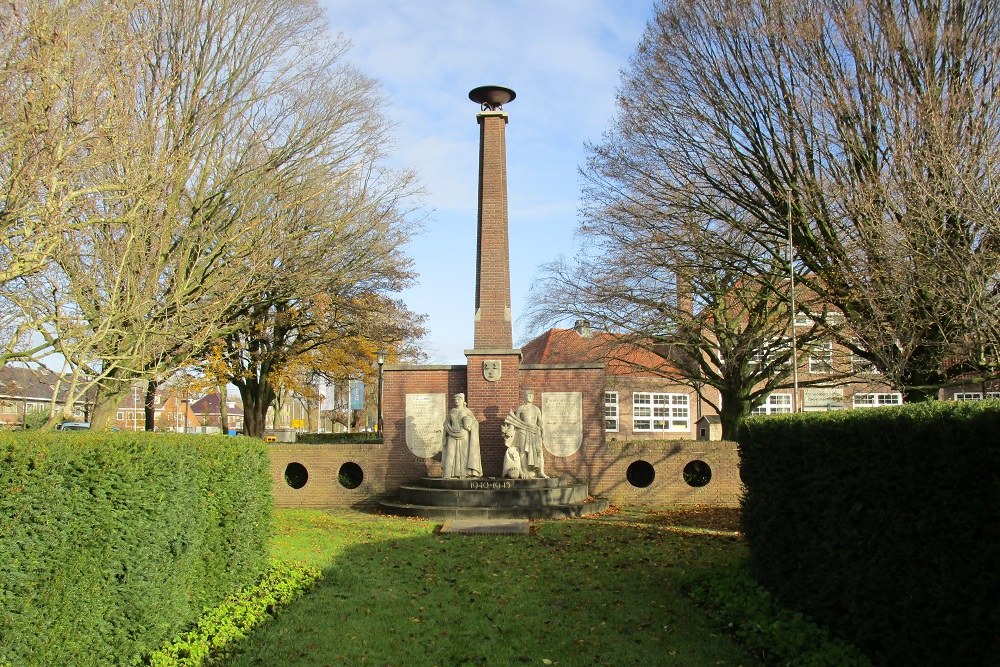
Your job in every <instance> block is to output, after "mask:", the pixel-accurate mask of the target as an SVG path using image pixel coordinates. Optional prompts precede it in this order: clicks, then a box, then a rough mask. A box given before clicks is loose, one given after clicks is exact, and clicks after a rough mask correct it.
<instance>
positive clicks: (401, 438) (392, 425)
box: [382, 365, 466, 491]
mask: <svg viewBox="0 0 1000 667" xmlns="http://www.w3.org/2000/svg"><path fill="white" fill-rule="evenodd" d="M460 392H461V393H466V386H465V366H404V365H399V366H393V365H388V366H386V367H385V371H384V375H383V382H382V422H383V431H382V441H383V446H384V447H385V448H386V454H385V455H386V458H387V470H386V475H387V477H386V482H385V486H386V488H387V489H389V490H391V491H395V489H397V488H399V486H401V485H402V484H405V483H408V482H413V481H416V480H418V479H420V478H421V477H427V476H430V477H439V476H440V475H441V457H440V455H438V456H437V457H435V458H431V459H423V458H418V457H417V456H415V455H414V454H413V452H411V451H410V449H409V448H408V447H407V446H406V395H407V394H444V395H445V409H446V410H448V409H451V406H452V396H454V395H455V394H457V393H460ZM441 423H442V426H443V424H444V419H443V418H442V422H441Z"/></svg>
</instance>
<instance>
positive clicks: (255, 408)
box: [236, 379, 274, 438]
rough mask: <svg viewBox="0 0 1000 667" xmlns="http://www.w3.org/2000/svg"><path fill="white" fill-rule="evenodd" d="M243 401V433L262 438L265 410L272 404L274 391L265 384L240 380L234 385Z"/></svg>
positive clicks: (264, 425)
mask: <svg viewBox="0 0 1000 667" xmlns="http://www.w3.org/2000/svg"><path fill="white" fill-rule="evenodd" d="M236 388H237V389H239V390H240V398H242V399H243V432H244V434H245V435H249V436H250V437H252V438H262V437H264V429H265V428H266V424H265V421H266V418H267V409H268V408H269V407H271V403H273V402H274V390H273V389H271V388H270V387H269V386H268V385H267V383H261V382H258V381H257V380H253V379H252V380H246V381H243V380H241V381H240V382H238V383H236Z"/></svg>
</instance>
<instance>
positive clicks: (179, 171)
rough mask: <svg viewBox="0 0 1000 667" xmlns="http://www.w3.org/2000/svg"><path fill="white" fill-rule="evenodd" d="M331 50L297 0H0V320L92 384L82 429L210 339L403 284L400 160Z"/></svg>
mask: <svg viewBox="0 0 1000 667" xmlns="http://www.w3.org/2000/svg"><path fill="white" fill-rule="evenodd" d="M8 19H10V20H8ZM15 19H16V20H15ZM346 49H347V43H346V40H345V39H344V38H342V37H339V36H335V35H332V34H331V33H330V32H329V27H328V25H327V21H326V18H325V16H324V15H323V12H322V9H321V8H320V7H319V6H318V5H317V4H316V3H315V2H312V1H311V0H245V1H243V2H238V3H204V2H188V1H187V0H163V1H162V2H154V3H149V2H145V1H144V0H121V1H120V2H110V1H109V0H93V2H84V3H69V4H63V5H60V4H59V3H56V4H52V3H32V2H25V3H21V2H15V3H9V4H8V3H4V4H2V5H0V59H2V62H3V64H4V65H5V66H4V67H3V68H0V103H2V102H4V101H7V100H10V101H13V102H16V104H14V105H13V106H12V107H11V108H9V109H8V108H7V107H6V106H4V105H3V104H0V107H3V108H2V109H0V114H3V115H0V187H2V188H3V189H2V191H0V192H2V195H3V200H2V201H0V303H4V304H6V303H11V304H13V305H14V306H16V307H17V308H19V309H20V311H19V313H18V315H17V317H18V319H17V320H15V321H13V322H11V323H10V324H7V323H6V322H0V326H3V330H5V331H7V330H9V331H10V336H11V337H12V338H16V339H18V340H19V338H18V336H19V334H20V333H21V332H22V331H23V327H22V326H21V325H23V324H24V323H27V325H29V326H30V327H31V328H33V330H34V331H35V332H36V334H35V335H36V336H41V337H42V340H43V341H44V343H45V344H46V345H47V347H48V349H51V350H53V351H55V352H57V353H58V354H60V355H61V356H62V357H63V358H64V359H65V360H66V361H67V363H68V364H69V365H70V366H71V369H72V371H73V373H74V375H73V376H74V378H80V379H81V381H80V382H79V384H78V385H76V386H75V389H74V391H75V392H76V393H77V395H82V394H83V392H86V391H87V390H88V388H91V387H93V388H96V394H95V396H96V398H95V405H94V413H93V418H92V423H93V424H94V426H95V428H102V427H106V426H108V425H110V423H111V421H112V419H113V417H114V411H115V409H116V406H117V404H118V402H119V399H120V398H121V396H122V395H123V394H124V393H126V392H128V391H129V388H130V387H131V386H132V383H133V382H134V381H135V380H136V379H142V378H145V379H152V380H153V382H155V381H156V379H157V378H161V377H167V376H169V375H170V374H171V373H172V372H174V370H175V369H177V368H180V367H184V366H187V365H188V364H190V363H191V362H192V361H193V360H196V359H199V358H202V357H204V356H206V355H207V354H208V349H209V347H210V346H211V345H212V344H213V343H214V342H216V341H218V340H220V339H221V338H224V337H227V336H232V337H233V338H234V340H236V342H234V347H235V348H241V347H242V346H243V344H244V343H246V346H247V348H251V349H256V348H255V345H256V343H254V342H253V341H262V340H263V339H264V338H265V337H268V336H270V335H271V333H273V332H271V328H270V325H269V324H268V323H269V322H274V323H276V327H277V331H278V332H279V335H278V336H277V338H278V339H281V340H285V339H286V336H287V330H291V331H296V332H301V331H303V330H304V329H308V328H309V327H308V326H307V325H304V324H303V322H305V321H307V320H309V319H310V318H312V317H314V316H315V317H316V318H317V320H318V321H324V322H333V321H336V322H339V323H340V324H339V325H338V326H343V327H344V328H345V329H346V330H348V331H349V330H351V327H350V326H348V325H347V324H346V321H347V319H350V317H353V316H354V314H356V313H357V312H359V311H360V310H361V309H362V308H363V306H362V305H361V304H362V302H364V301H365V298H363V297H368V296H370V295H374V296H379V297H381V298H388V295H389V294H390V293H391V292H392V290H393V289H395V288H397V287H398V286H399V285H401V284H403V283H404V282H405V277H406V260H405V259H401V255H399V253H398V250H399V246H400V245H401V244H402V243H403V242H404V241H405V240H406V236H405V233H404V229H405V228H406V226H407V223H408V221H407V220H406V217H407V211H406V210H405V208H406V207H405V206H404V202H405V201H407V198H408V196H409V195H410V194H412V193H413V186H412V183H413V179H412V175H411V174H409V173H407V172H404V171H393V170H390V169H387V168H385V167H384V160H385V157H386V153H387V150H388V146H389V131H390V127H389V124H388V123H387V121H386V119H385V117H384V116H383V115H382V113H381V107H382V105H383V104H384V99H383V97H382V96H381V94H380V92H379V89H378V86H377V84H376V83H375V82H374V81H372V80H371V79H369V78H368V77H366V76H364V75H363V74H362V73H360V72H359V71H358V70H357V69H355V68H354V67H352V66H351V65H350V64H348V63H347V62H346V60H345V52H346ZM60 151H62V152H60ZM56 223H58V224H56ZM383 256H384V258H385V261H384V262H383V261H381V260H380V261H369V258H370V257H383ZM387 264H392V265H394V266H393V267H392V268H391V269H390V268H386V265H387ZM369 271H370V273H369ZM304 275H308V276H309V278H310V279H313V278H315V280H312V281H311V282H310V279H303V278H302V276H304ZM10 285H14V287H15V288H16V289H6V290H5V289H4V288H5V287H7V286H10ZM345 285H347V287H345ZM352 286H353V287H352ZM324 294H325V295H326V296H324ZM324 299H326V301H324ZM345 312H350V313H352V315H344V313H345ZM355 319H358V320H359V321H360V320H363V319H364V318H363V317H358V318H355ZM265 330H266V331H268V332H271V333H268V334H266V335H265V334H264V333H262V332H263V331H265ZM247 338H248V339H249V341H247V340H245V339H247ZM325 339H329V337H326V338H325ZM272 343H276V341H268V342H264V343H263V345H265V346H267V345H270V344H272ZM6 347H8V348H10V347H11V346H6ZM254 354H256V352H254ZM269 372H270V367H269V368H267V369H265V371H264V374H265V375H266V374H268V373H269ZM246 373H247V371H246V370H245V369H244V370H242V371H240V372H239V373H238V374H237V376H238V378H239V380H240V381H244V380H245V379H246ZM75 398H77V396H70V397H68V399H67V403H68V404H72V403H73V399H75ZM147 426H149V425H148V424H147Z"/></svg>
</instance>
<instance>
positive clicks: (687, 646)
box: [229, 511, 755, 666]
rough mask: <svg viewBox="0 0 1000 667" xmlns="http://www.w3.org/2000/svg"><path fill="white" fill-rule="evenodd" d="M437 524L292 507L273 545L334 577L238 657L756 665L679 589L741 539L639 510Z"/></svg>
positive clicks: (736, 552) (737, 551)
mask: <svg viewBox="0 0 1000 667" xmlns="http://www.w3.org/2000/svg"><path fill="white" fill-rule="evenodd" d="M434 528H435V524H434V523H433V522H429V521H413V520H407V519H396V518H389V517H374V516H368V517H359V516H353V517H348V516H338V515H329V514H324V513H320V512H311V513H309V512H302V511H299V512H296V513H294V514H286V515H284V516H283V518H282V522H281V523H280V524H279V527H278V537H277V538H276V544H275V555H276V556H278V557H290V558H295V559H299V560H308V561H311V562H314V563H317V564H322V565H323V567H324V570H325V579H324V581H323V582H322V583H321V584H320V586H319V587H318V588H317V589H316V590H314V591H313V592H312V593H310V594H309V595H307V596H306V597H304V598H303V599H302V600H300V601H299V602H297V603H296V604H294V605H293V606H292V607H291V608H289V609H288V610H286V611H284V612H283V613H282V614H281V615H280V616H279V617H278V618H277V619H276V620H275V621H274V622H273V623H271V624H270V625H268V626H266V627H264V628H263V629H261V630H260V631H259V632H258V633H257V634H255V635H254V636H253V637H252V638H250V639H249V640H247V641H246V642H245V643H244V644H243V645H242V646H241V647H240V651H241V654H240V655H238V656H237V657H235V658H234V659H232V660H231V662H230V663H229V664H231V665H291V664H295V665H337V664H351V665H358V664H375V665H442V666H444V665H463V664H470V665H516V664H536V665H537V664H561V665H579V664H598V665H630V664H637V665H638V664H641V665H657V664H663V665H698V666H700V665H752V664H755V663H754V660H753V658H751V657H749V656H748V655H747V654H746V653H745V652H743V650H742V649H741V648H740V647H738V646H737V645H735V644H733V643H732V642H731V641H730V639H729V638H728V637H727V636H725V634H724V633H722V632H721V630H717V629H716V628H713V627H712V623H711V621H709V620H708V619H707V618H706V617H705V616H704V615H703V614H701V613H700V612H699V611H698V610H697V609H696V608H695V607H694V606H692V604H691V603H690V602H689V601H688V600H687V599H686V598H684V597H683V596H682V595H681V594H680V582H681V578H682V577H683V576H684V575H685V573H687V572H690V571H692V570H693V569H697V568H705V567H713V566H718V565H725V564H727V563H731V562H733V561H734V560H736V559H739V558H740V557H742V556H743V555H744V553H745V551H744V548H743V545H742V544H741V543H740V542H739V541H738V540H734V539H731V538H723V537H716V536H705V535H685V534H677V533H675V532H672V531H669V530H665V529H663V528H662V527H660V526H657V525H654V524H651V523H644V522H643V521H642V519H641V516H636V517H634V518H633V517H623V519H622V520H620V521H617V522H609V521H607V520H603V521H601V520H586V519H578V520H572V521H556V522H545V523H540V524H535V525H534V526H533V533H532V534H531V535H522V536H504V535H454V534H451V535H437V534H435V532H434ZM324 561H325V562H324ZM546 661H549V662H546Z"/></svg>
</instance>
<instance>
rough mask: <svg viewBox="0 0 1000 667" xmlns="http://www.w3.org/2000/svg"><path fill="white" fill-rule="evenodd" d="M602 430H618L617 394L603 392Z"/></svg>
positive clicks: (615, 392)
mask: <svg viewBox="0 0 1000 667" xmlns="http://www.w3.org/2000/svg"><path fill="white" fill-rule="evenodd" d="M604 430H605V431H617V430H618V392H617V391H606V392H604Z"/></svg>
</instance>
